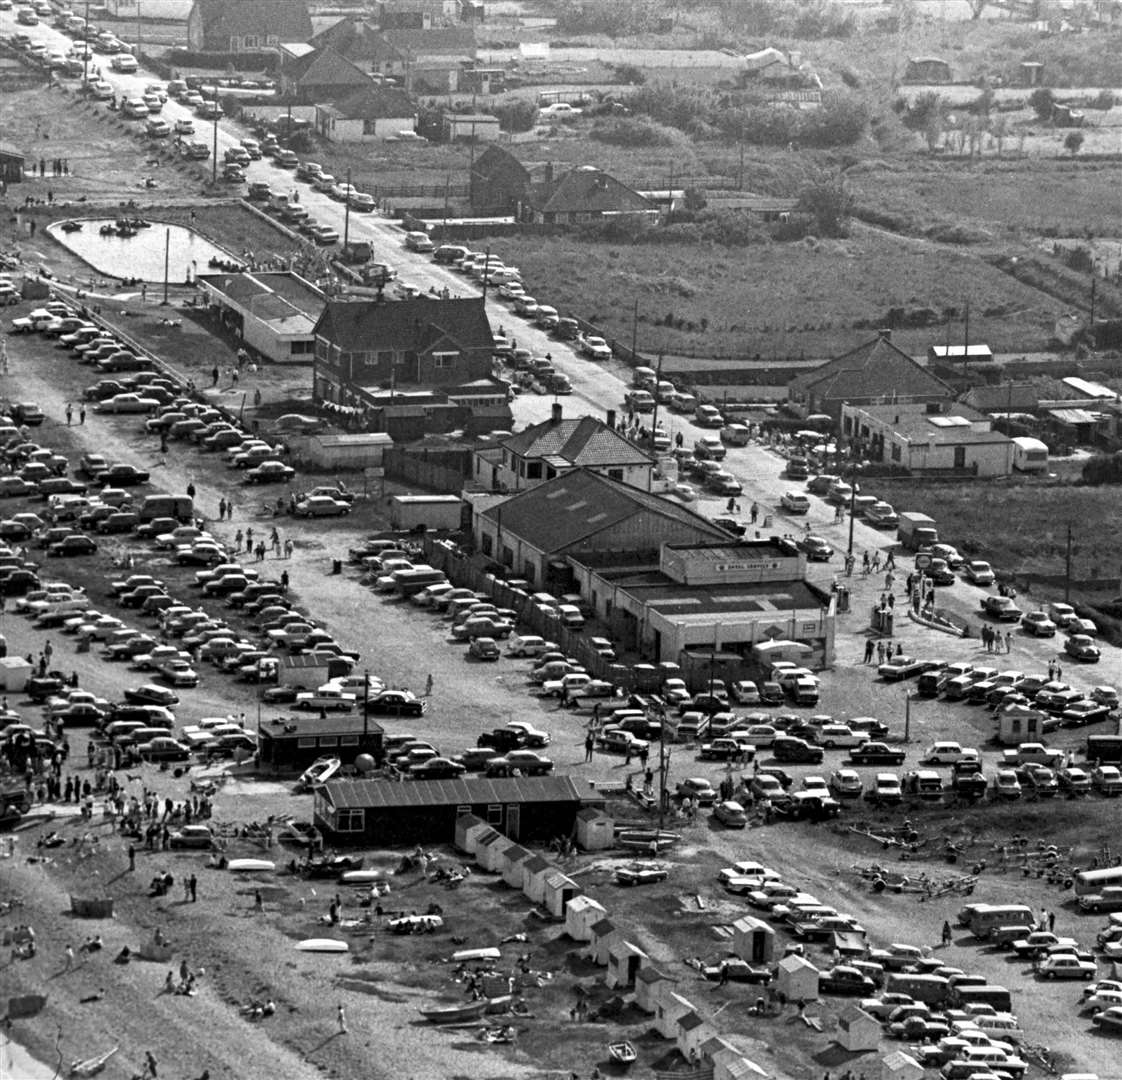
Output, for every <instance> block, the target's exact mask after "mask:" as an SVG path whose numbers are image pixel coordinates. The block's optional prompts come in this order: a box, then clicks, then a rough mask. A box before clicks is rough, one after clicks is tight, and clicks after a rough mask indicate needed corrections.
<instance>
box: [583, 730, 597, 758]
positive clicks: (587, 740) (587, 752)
mask: <svg viewBox="0 0 1122 1080" xmlns="http://www.w3.org/2000/svg"><path fill="white" fill-rule="evenodd" d="M595 747H596V740H595V739H594V738H593V737H592V732H591V731H590V732H589V733H588V734H587V735H586V736H585V737H584V760H585V764H587V763H588V762H590V761H591V760H592V751H593V750H594V749H595Z"/></svg>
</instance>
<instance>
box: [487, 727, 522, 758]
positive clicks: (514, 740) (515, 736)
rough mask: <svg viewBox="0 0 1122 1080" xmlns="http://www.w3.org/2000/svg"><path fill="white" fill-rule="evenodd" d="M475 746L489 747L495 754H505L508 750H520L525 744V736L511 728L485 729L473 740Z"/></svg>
mask: <svg viewBox="0 0 1122 1080" xmlns="http://www.w3.org/2000/svg"><path fill="white" fill-rule="evenodd" d="M475 745H476V746H486V747H490V748H491V749H492V750H494V751H495V753H496V756H497V755H499V754H505V753H507V752H508V751H510V750H520V749H521V748H522V747H523V746H525V745H526V739H525V736H524V735H523V734H522V732H520V731H515V730H514V729H513V728H495V730H494V731H485V732H484V733H483V734H482V735H480V736H479V738H478V739H476V740H475Z"/></svg>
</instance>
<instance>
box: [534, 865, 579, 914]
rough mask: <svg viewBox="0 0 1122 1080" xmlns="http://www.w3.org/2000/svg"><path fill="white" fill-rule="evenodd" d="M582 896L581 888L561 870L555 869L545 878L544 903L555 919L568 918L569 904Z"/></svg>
mask: <svg viewBox="0 0 1122 1080" xmlns="http://www.w3.org/2000/svg"><path fill="white" fill-rule="evenodd" d="M579 895H580V886H579V885H578V884H577V883H576V882H575V881H573V879H572V878H570V877H566V876H565V875H564V874H562V873H561V871H560V870H558V869H556V868H553V869H551V870H550V872H549V873H548V874H546V876H545V885H544V886H543V888H542V903H543V904H544V905H545V909H546V911H548V912H549V913H550V915H552V916H553V917H554V918H555V919H564V918H566V913H567V910H568V906H569V902H570V901H571V900H575V899H576V898H577V897H578V896H579Z"/></svg>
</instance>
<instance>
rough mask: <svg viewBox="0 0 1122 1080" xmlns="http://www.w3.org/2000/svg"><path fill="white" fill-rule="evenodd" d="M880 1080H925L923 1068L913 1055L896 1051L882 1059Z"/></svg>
mask: <svg viewBox="0 0 1122 1080" xmlns="http://www.w3.org/2000/svg"><path fill="white" fill-rule="evenodd" d="M880 1080H923V1066H922V1065H921V1064H920V1063H919V1062H918V1061H916V1059H915V1058H914V1057H912V1055H911V1054H905V1053H904V1051H903V1050H895V1051H893V1052H892V1053H891V1054H889V1055H888V1056H887V1057H886V1058H882V1059H881V1063H880Z"/></svg>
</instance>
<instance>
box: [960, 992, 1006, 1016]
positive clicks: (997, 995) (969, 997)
mask: <svg viewBox="0 0 1122 1080" xmlns="http://www.w3.org/2000/svg"><path fill="white" fill-rule="evenodd" d="M951 1004H952V1005H953V1006H954V1007H955V1008H956V1009H957V1008H961V1007H962V1006H963V1005H992V1006H993V1009H994V1011H995V1012H999V1013H1011V1012H1012V1011H1013V996H1012V995H1011V994H1010V993H1009V991H1008V990H1006V989H1005V987H1004V986H956V987H955V988H954V989H953V990H952V991H951Z"/></svg>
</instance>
